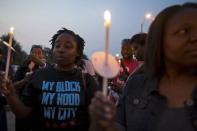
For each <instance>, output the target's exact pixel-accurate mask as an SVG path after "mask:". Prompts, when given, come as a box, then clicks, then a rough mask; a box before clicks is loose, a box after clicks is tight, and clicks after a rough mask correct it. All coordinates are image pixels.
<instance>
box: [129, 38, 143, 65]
mask: <svg viewBox="0 0 197 131" xmlns="http://www.w3.org/2000/svg"><path fill="white" fill-rule="evenodd" d="M131 45H132V46H131V47H132V49H133V54H134V55H135V57H136V58H137V60H139V61H144V46H142V45H140V44H139V43H136V42H133V43H132V44H131Z"/></svg>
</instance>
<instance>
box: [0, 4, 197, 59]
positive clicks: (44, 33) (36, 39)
mask: <svg viewBox="0 0 197 131" xmlns="http://www.w3.org/2000/svg"><path fill="white" fill-rule="evenodd" d="M196 1H197V0H190V2H196ZM184 2H188V0H0V35H2V34H5V33H6V32H9V28H10V27H11V26H14V27H15V38H16V39H17V40H18V41H19V42H20V43H21V45H22V47H23V49H24V50H25V51H27V53H29V49H30V47H31V45H32V44H41V45H43V46H46V47H51V46H50V43H49V40H50V39H51V36H52V35H53V34H54V33H56V31H57V30H59V29H60V28H61V27H66V28H68V29H71V30H73V31H74V32H75V33H77V34H79V35H80V36H82V37H83V38H84V39H85V41H86V45H85V53H86V54H87V55H88V56H91V55H92V53H93V52H95V51H103V50H104V46H105V45H104V44H105V43H104V41H105V30H104V24H103V23H104V20H103V13H104V11H105V10H106V9H108V10H110V11H111V14H112V25H111V28H110V47H109V51H110V53H111V54H113V55H115V54H116V53H119V52H120V43H121V40H122V39H124V38H130V37H131V36H132V35H133V34H135V33H138V32H140V24H141V23H142V21H143V17H144V14H145V13H146V12H151V13H152V14H154V15H156V14H158V12H160V11H161V10H162V9H164V8H165V7H167V6H169V5H173V4H177V3H184ZM149 25H150V22H149V21H146V22H145V24H144V31H145V32H147V30H148V26H149Z"/></svg>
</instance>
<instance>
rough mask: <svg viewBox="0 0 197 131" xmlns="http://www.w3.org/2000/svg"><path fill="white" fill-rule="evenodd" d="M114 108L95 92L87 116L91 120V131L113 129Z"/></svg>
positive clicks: (99, 93)
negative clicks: (88, 115)
mask: <svg viewBox="0 0 197 131" xmlns="http://www.w3.org/2000/svg"><path fill="white" fill-rule="evenodd" d="M115 112H116V107H115V105H114V104H112V103H111V102H110V100H109V99H108V98H107V97H106V96H104V95H103V94H102V92H97V93H96V94H95V97H94V98H93V99H92V102H91V104H90V106H89V114H90V118H91V126H90V129H91V130H97V129H98V130H99V129H105V130H108V129H109V128H112V127H113V124H114V116H115Z"/></svg>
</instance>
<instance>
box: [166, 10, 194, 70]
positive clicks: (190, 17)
mask: <svg viewBox="0 0 197 131" xmlns="http://www.w3.org/2000/svg"><path fill="white" fill-rule="evenodd" d="M163 47H164V61H165V63H171V64H174V65H178V66H183V67H197V9H193V8H187V9H184V10H182V11H180V12H178V13H177V14H175V15H174V16H173V17H172V18H171V19H170V20H169V21H168V22H167V25H166V30H165V32H164V43H163Z"/></svg>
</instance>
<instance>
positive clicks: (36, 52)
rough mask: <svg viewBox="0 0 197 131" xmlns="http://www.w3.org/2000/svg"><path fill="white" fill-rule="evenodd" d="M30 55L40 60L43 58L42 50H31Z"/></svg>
mask: <svg viewBox="0 0 197 131" xmlns="http://www.w3.org/2000/svg"><path fill="white" fill-rule="evenodd" d="M31 54H33V55H35V56H36V57H37V58H39V59H40V60H41V59H43V58H44V55H43V53H42V50H41V49H40V48H33V49H32V51H31Z"/></svg>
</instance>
